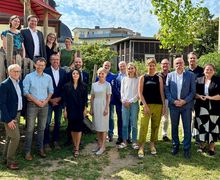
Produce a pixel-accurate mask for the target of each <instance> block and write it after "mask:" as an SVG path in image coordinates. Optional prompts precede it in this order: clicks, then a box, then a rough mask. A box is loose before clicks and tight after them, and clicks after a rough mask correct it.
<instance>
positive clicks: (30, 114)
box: [24, 102, 48, 153]
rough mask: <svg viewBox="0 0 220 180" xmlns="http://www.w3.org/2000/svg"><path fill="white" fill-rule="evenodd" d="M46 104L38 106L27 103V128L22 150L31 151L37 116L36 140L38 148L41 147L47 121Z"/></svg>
mask: <svg viewBox="0 0 220 180" xmlns="http://www.w3.org/2000/svg"><path fill="white" fill-rule="evenodd" d="M47 114H48V105H46V106H44V107H39V106H37V105H35V104H34V103H32V102H28V103H27V119H26V121H27V129H26V135H25V143H24V151H25V153H30V152H31V145H32V138H33V133H34V125H35V120H36V118H37V142H36V147H37V149H38V150H41V149H43V141H44V130H45V127H46V122H47Z"/></svg>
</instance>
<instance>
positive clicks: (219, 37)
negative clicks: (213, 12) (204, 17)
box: [218, 11, 220, 53]
mask: <svg viewBox="0 0 220 180" xmlns="http://www.w3.org/2000/svg"><path fill="white" fill-rule="evenodd" d="M219 12H220V11H219ZM218 52H219V53H220V15H219V18H218Z"/></svg>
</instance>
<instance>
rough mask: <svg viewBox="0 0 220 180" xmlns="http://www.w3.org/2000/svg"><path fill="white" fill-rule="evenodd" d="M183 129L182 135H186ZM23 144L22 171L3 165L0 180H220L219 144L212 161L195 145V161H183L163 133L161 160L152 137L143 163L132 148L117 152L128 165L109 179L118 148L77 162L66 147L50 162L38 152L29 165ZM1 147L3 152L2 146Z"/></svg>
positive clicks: (50, 157) (89, 137) (54, 153)
mask: <svg viewBox="0 0 220 180" xmlns="http://www.w3.org/2000/svg"><path fill="white" fill-rule="evenodd" d="M160 129H161V128H160ZM181 129H182V128H180V134H182V130H181ZM0 132H2V130H1V131H0ZM181 136H182V135H181ZM169 137H170V134H169ZM181 138H182V137H181ZM1 140H2V135H1ZM82 140H83V145H82V149H83V148H84V147H85V146H86V145H87V144H89V143H91V142H95V135H94V134H92V135H84V136H83V139H82ZM64 141H65V123H63V127H62V128H61V142H64ZM22 143H23V139H22V140H21V143H20V146H19V150H18V161H19V163H20V170H19V171H11V170H8V169H7V168H6V167H5V166H4V165H3V164H0V179H59V180H62V179H88V180H93V179H99V178H102V179H132V180H133V179H134V180H135V179H158V180H159V179H160V180H161V179H171V180H172V179H184V180H185V179H190V180H191V179H193V180H194V179H200V180H203V179H213V180H215V179H220V171H219V170H220V163H219V162H220V143H217V144H216V148H217V154H216V155H215V156H214V157H210V156H208V155H207V154H206V153H203V154H200V153H197V152H196V150H197V146H196V145H195V143H194V141H193V142H192V151H191V152H192V157H191V159H190V160H186V159H184V157H183V151H182V146H181V147H180V153H179V154H178V155H177V156H172V155H171V154H170V150H171V143H170V142H163V141H162V140H161V132H160V134H159V141H158V143H157V152H158V155H157V156H152V155H150V153H149V148H148V147H149V133H148V137H147V143H146V148H145V149H146V156H145V157H144V158H143V159H138V158H137V151H135V150H133V149H132V148H131V147H128V148H126V149H123V150H119V151H118V150H116V151H115V152H118V153H119V157H118V158H119V159H120V160H119V163H120V162H121V163H124V165H123V166H121V167H120V168H118V169H116V170H115V171H114V172H110V173H109V174H107V175H106V174H103V169H105V168H106V167H107V166H110V169H111V166H114V165H117V164H114V162H112V161H111V159H109V154H108V152H110V151H113V150H115V149H114V148H115V146H112V145H111V146H108V148H107V153H105V154H104V155H103V156H100V157H97V156H95V155H91V154H90V155H86V154H84V155H80V157H79V158H77V159H75V158H73V156H72V147H62V150H61V151H52V152H50V153H49V154H48V156H47V158H46V159H40V158H39V157H38V156H37V155H36V152H34V155H35V156H34V160H33V161H31V162H27V161H25V160H24V158H23V153H22V147H23V144H22ZM0 147H1V148H2V146H0ZM128 158H131V159H132V160H134V163H133V164H132V165H129V164H126V162H127V161H128ZM116 163H118V162H116Z"/></svg>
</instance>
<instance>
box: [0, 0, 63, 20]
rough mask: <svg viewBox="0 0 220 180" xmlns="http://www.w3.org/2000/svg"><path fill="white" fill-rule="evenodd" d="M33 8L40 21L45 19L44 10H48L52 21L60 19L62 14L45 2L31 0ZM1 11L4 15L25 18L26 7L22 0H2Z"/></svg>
mask: <svg viewBox="0 0 220 180" xmlns="http://www.w3.org/2000/svg"><path fill="white" fill-rule="evenodd" d="M30 2H31V8H32V10H33V12H34V13H35V14H36V16H37V17H38V18H39V19H40V20H43V19H44V10H45V9H47V10H48V14H49V18H50V19H59V18H60V16H61V14H60V13H59V12H57V11H56V10H55V9H54V8H52V7H51V6H50V5H48V4H46V3H45V2H43V0H30ZM0 9H1V12H3V13H8V14H14V15H18V16H24V5H23V3H22V2H21V1H20V0H1V1H0Z"/></svg>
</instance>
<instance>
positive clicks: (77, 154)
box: [73, 149, 79, 158]
mask: <svg viewBox="0 0 220 180" xmlns="http://www.w3.org/2000/svg"><path fill="white" fill-rule="evenodd" d="M73 156H74V157H75V158H77V157H78V156H79V150H76V149H75V150H74V153H73Z"/></svg>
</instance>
